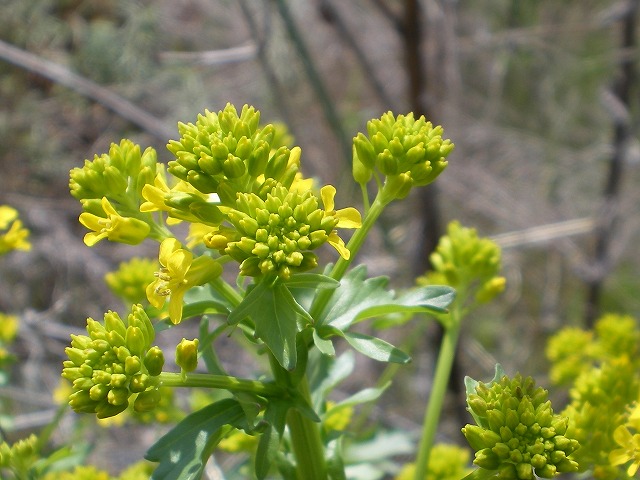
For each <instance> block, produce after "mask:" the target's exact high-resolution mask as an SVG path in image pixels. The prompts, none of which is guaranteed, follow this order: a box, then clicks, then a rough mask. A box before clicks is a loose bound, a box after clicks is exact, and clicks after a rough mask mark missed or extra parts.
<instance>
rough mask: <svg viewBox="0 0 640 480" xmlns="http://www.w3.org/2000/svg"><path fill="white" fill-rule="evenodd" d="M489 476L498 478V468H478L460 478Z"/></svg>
mask: <svg viewBox="0 0 640 480" xmlns="http://www.w3.org/2000/svg"><path fill="white" fill-rule="evenodd" d="M491 478H498V470H485V469H484V468H478V469H477V470H474V471H473V472H471V473H470V474H469V475H467V476H466V477H464V478H463V479H462V480H489V479H491Z"/></svg>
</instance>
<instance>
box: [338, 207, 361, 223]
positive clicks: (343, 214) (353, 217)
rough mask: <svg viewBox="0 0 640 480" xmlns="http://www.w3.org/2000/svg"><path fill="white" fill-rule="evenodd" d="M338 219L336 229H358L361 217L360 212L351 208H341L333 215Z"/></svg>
mask: <svg viewBox="0 0 640 480" xmlns="http://www.w3.org/2000/svg"><path fill="white" fill-rule="evenodd" d="M333 216H334V217H336V218H337V219H338V224H337V225H336V227H338V228H360V227H361V226H362V217H361V216H360V212H359V211H358V210H356V209H355V208H353V207H347V208H341V209H340V210H338V211H336V213H335V214H334V215H333Z"/></svg>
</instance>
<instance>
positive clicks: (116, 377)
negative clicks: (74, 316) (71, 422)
mask: <svg viewBox="0 0 640 480" xmlns="http://www.w3.org/2000/svg"><path fill="white" fill-rule="evenodd" d="M87 333H88V334H89V335H88V336H85V335H71V339H72V340H71V346H70V347H67V348H66V349H65V352H66V354H67V357H68V358H69V359H68V360H65V361H64V363H63V366H64V368H63V371H62V376H63V377H64V378H66V379H67V380H69V381H71V382H72V386H73V393H72V394H71V395H70V396H69V405H70V406H71V408H73V409H74V410H75V411H76V412H83V413H95V414H96V415H97V416H98V418H107V417H112V416H114V415H117V414H118V413H120V412H122V411H124V410H125V409H126V408H127V407H128V406H129V398H130V397H131V396H132V395H136V398H135V401H134V404H133V406H134V409H135V410H136V411H140V412H144V411H148V410H151V409H152V408H154V407H155V406H156V405H157V404H158V402H159V400H160V395H159V393H158V381H157V378H155V377H157V376H158V375H160V373H161V372H162V367H163V365H164V355H163V353H162V350H160V348H159V347H157V346H154V347H151V344H152V343H153V340H154V337H155V332H154V329H153V325H152V324H151V321H150V320H149V317H148V316H147V314H146V313H145V311H144V310H143V309H142V306H140V305H134V306H133V307H132V310H131V313H130V314H129V316H128V317H127V324H126V325H125V323H124V322H123V320H122V319H121V318H120V316H119V315H118V314H117V313H115V312H107V313H106V314H105V316H104V325H103V324H102V323H100V322H97V321H95V320H93V319H91V318H89V319H87Z"/></svg>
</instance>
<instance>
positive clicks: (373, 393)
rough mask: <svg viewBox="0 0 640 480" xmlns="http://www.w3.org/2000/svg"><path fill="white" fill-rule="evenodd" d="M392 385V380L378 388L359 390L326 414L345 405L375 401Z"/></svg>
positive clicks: (352, 405)
mask: <svg viewBox="0 0 640 480" xmlns="http://www.w3.org/2000/svg"><path fill="white" fill-rule="evenodd" d="M390 386H391V382H390V381H389V382H387V383H385V384H384V385H383V386H382V387H377V388H373V387H372V388H365V389H364V390H360V391H359V392H357V393H355V394H353V395H351V396H350V397H348V398H345V399H344V400H342V401H341V402H339V403H337V404H335V405H334V406H333V407H332V408H331V409H330V410H327V413H326V415H329V414H330V413H331V412H333V411H335V410H339V409H341V408H345V407H355V406H356V405H362V404H363V403H370V402H375V401H376V400H378V399H379V398H380V397H381V396H382V394H383V393H384V392H385V391H386V390H387V388H389V387H390Z"/></svg>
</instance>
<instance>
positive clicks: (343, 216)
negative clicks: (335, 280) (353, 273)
mask: <svg viewBox="0 0 640 480" xmlns="http://www.w3.org/2000/svg"><path fill="white" fill-rule="evenodd" d="M320 196H321V197H322V203H323V204H324V211H325V213H326V214H327V215H330V216H332V217H334V218H336V219H337V220H338V223H337V224H336V228H360V227H361V226H362V218H361V217H360V212H358V210H356V209H355V208H353V207H347V208H342V209H340V210H337V211H336V210H334V206H335V205H334V201H333V199H334V197H335V196H336V189H335V187H334V186H333V185H325V186H324V187H322V188H321V189H320ZM327 242H328V243H329V244H330V245H331V246H332V247H333V248H335V249H336V250H337V251H338V253H339V254H340V256H341V257H342V258H344V259H345V260H349V257H350V255H351V252H349V250H348V249H347V247H345V245H344V241H343V240H342V239H341V238H340V237H339V236H338V232H337V231H336V230H333V231H332V232H331V233H330V234H329V238H328V239H327Z"/></svg>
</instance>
